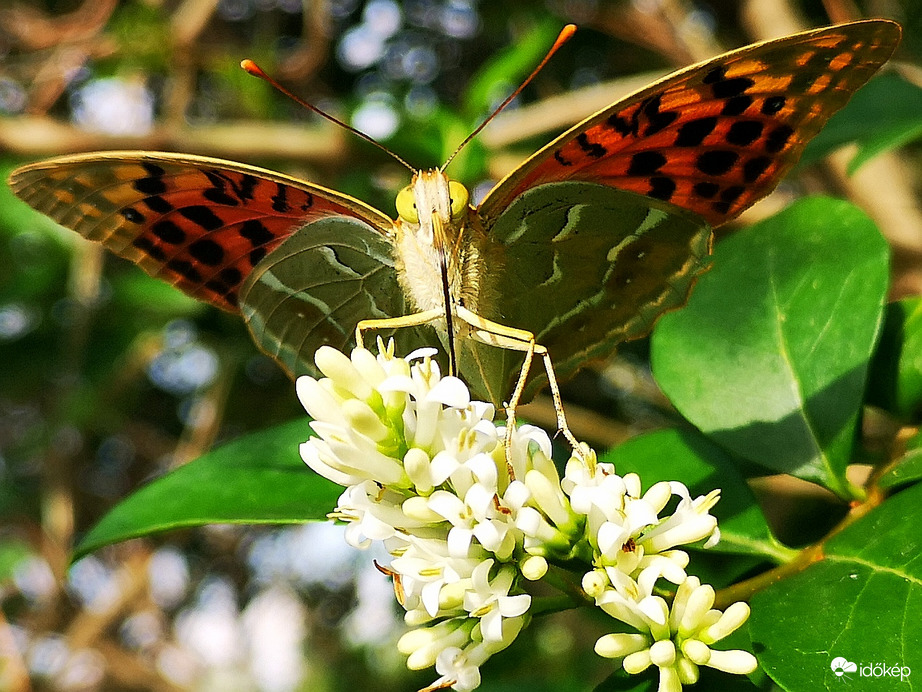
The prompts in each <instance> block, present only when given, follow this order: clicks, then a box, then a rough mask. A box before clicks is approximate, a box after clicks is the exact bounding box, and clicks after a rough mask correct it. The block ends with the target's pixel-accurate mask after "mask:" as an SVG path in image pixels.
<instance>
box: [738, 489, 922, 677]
mask: <svg viewBox="0 0 922 692" xmlns="http://www.w3.org/2000/svg"><path fill="white" fill-rule="evenodd" d="M920 522H922V485H917V486H913V487H912V488H909V489H907V490H905V491H904V492H901V493H899V494H898V495H895V496H893V497H892V498H890V499H889V500H887V501H886V502H884V503H883V504H882V505H881V506H879V507H877V508H876V509H874V510H873V511H871V512H870V513H868V515H867V516H865V517H863V518H862V519H860V520H858V521H856V522H855V523H854V524H852V525H851V526H849V527H847V528H846V529H844V530H843V531H842V532H841V533H839V534H838V535H836V536H835V537H834V538H832V539H830V540H829V541H828V542H827V543H826V546H825V550H824V555H823V560H822V561H820V562H817V563H814V564H812V565H810V566H809V567H807V568H806V569H805V570H804V571H803V572H801V573H799V574H797V575H795V576H794V577H791V578H788V579H784V580H781V581H779V582H776V583H775V584H773V585H772V586H770V587H769V588H768V589H766V590H765V591H763V592H762V593H760V594H757V595H756V596H755V597H754V598H753V599H752V616H751V617H750V621H749V630H750V634H751V636H752V641H753V643H754V645H755V647H756V649H755V650H756V652H757V655H758V656H759V661H760V663H761V665H762V666H763V668H765V670H766V672H768V674H769V675H770V676H771V677H772V678H774V680H775V681H776V682H777V683H778V684H779V685H781V687H783V688H784V689H785V690H796V691H798V692H799V691H800V690H821V689H822V690H832V689H837V688H836V685H839V684H842V683H843V682H846V683H850V685H851V686H850V687H849V689H854V690H859V689H860V690H862V691H864V690H895V689H912V685H911V683H910V684H909V685H907V684H906V683H905V681H904V682H902V683H901V682H899V678H897V679H894V678H892V677H889V678H887V677H877V678H875V677H872V676H868V675H861V668H860V667H861V666H864V665H870V664H876V663H882V664H886V665H887V666H908V667H909V668H910V669H911V670H912V671H914V672H915V673H916V674H917V675H918V673H919V671H922V647H920V646H919V642H922V619H920V618H919V617H918V613H919V611H920V608H922V560H919V555H920V538H919V528H918V527H919V524H920ZM840 656H841V657H844V658H845V659H847V660H848V661H851V662H853V663H856V664H858V666H859V670H858V671H856V672H855V673H851V674H849V675H850V678H849V679H848V680H844V679H839V678H837V677H836V676H835V675H834V674H833V672H832V669H831V667H830V664H831V662H832V660H833V659H834V658H837V657H840Z"/></svg>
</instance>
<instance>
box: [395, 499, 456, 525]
mask: <svg viewBox="0 0 922 692" xmlns="http://www.w3.org/2000/svg"><path fill="white" fill-rule="evenodd" d="M400 508H401V509H402V510H403V513H404V514H406V515H407V516H408V517H409V518H410V519H413V520H415V521H418V522H421V523H425V524H438V523H440V522H442V521H445V519H444V517H442V515H441V514H438V513H436V512H434V511H432V509H430V507H429V501H428V500H427V499H426V498H425V497H420V496H419V495H414V496H413V497H408V498H407V499H406V500H404V501H403V504H402V505H400Z"/></svg>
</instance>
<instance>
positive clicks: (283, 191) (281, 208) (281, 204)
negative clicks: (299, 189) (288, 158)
mask: <svg viewBox="0 0 922 692" xmlns="http://www.w3.org/2000/svg"><path fill="white" fill-rule="evenodd" d="M276 188H277V191H276V193H275V194H274V195H272V208H273V209H274V210H275V211H277V212H278V213H279V214H287V213H288V212H289V211H291V206H290V205H289V204H288V188H287V187H286V186H285V185H282V184H281V183H276Z"/></svg>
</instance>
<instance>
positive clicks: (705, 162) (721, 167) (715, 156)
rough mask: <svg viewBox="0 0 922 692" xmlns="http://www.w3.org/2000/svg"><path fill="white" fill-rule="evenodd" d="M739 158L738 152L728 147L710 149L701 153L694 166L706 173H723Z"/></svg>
mask: <svg viewBox="0 0 922 692" xmlns="http://www.w3.org/2000/svg"><path fill="white" fill-rule="evenodd" d="M737 160H739V154H737V153H736V152H735V151H730V150H728V149H711V150H709V151H706V152H704V153H702V154H701V155H700V156H699V157H698V158H697V160H696V161H695V167H696V168H697V169H698V170H699V171H701V172H702V173H705V174H707V175H723V174H724V173H726V172H728V171H729V170H730V169H731V168H733V165H734V164H735V163H736V162H737Z"/></svg>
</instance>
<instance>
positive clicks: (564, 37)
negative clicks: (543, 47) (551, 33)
mask: <svg viewBox="0 0 922 692" xmlns="http://www.w3.org/2000/svg"><path fill="white" fill-rule="evenodd" d="M575 33H576V24H567V25H566V26H565V27H564V28H563V29H561V30H560V33H559V34H557V40H556V41H554V47H553V48H551V53H553V52H554V51H556V50H557V49H558V48H560V47H561V46H562V45H563V44H564V43H566V42H567V41H569V40H570V39H571V38H573V34H575Z"/></svg>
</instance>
